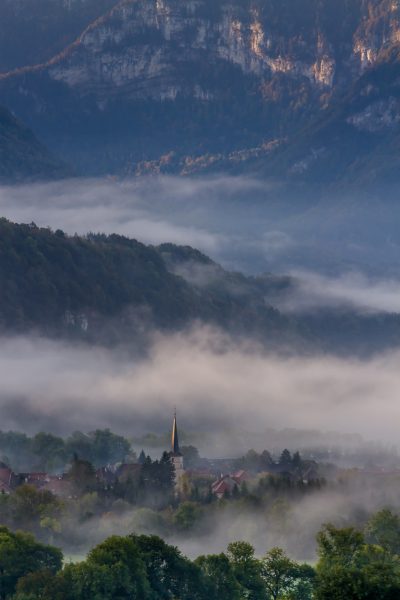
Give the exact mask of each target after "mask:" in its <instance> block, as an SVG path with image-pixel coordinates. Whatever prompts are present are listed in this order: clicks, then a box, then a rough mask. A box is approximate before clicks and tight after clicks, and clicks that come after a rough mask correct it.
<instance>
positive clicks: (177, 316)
mask: <svg viewBox="0 0 400 600" xmlns="http://www.w3.org/2000/svg"><path fill="white" fill-rule="evenodd" d="M295 285H296V282H295V281H294V280H293V279H292V278H290V277H280V276H274V275H268V274H267V275H263V276H259V277H246V276H244V275H242V274H240V273H232V272H229V271H225V270H224V269H223V268H222V267H221V266H220V265H218V264H216V263H215V262H213V261H212V260H211V259H210V258H208V257H207V256H205V255H203V254H202V253H200V252H199V251H198V250H195V249H193V248H190V247H186V246H185V247H182V246H175V245H174V244H162V245H161V246H159V247H151V246H146V245H144V244H141V243H139V242H137V241H135V240H131V239H128V238H125V237H122V236H119V235H110V236H106V235H89V236H86V237H79V236H76V235H75V236H73V237H69V236H67V235H66V234H64V233H63V232H62V231H61V230H57V231H55V232H52V231H51V230H50V229H47V228H46V229H43V228H38V227H37V226H36V225H35V224H34V223H31V224H30V225H18V224H14V223H11V222H9V221H7V220H6V219H1V220H0V289H1V294H0V331H1V332H2V333H3V334H4V333H6V334H15V333H19V334H21V333H30V332H37V333H40V334H41V335H46V336H49V337H57V338H64V339H71V338H73V339H78V340H82V341H87V342H90V343H97V344H98V343H100V344H106V345H110V344H116V343H128V344H131V345H133V346H135V347H136V348H138V349H139V351H141V352H143V351H144V348H145V347H146V346H145V342H146V340H147V338H148V334H149V333H151V332H153V331H163V332H170V333H171V332H172V333H173V332H177V331H181V330H183V329H185V328H187V327H191V326H192V325H193V324H206V325H211V326H214V327H217V328H219V329H221V330H222V331H224V332H226V333H228V334H230V335H233V336H238V337H239V338H245V339H247V340H249V339H250V340H253V341H256V342H257V344H261V345H262V346H264V347H265V348H267V349H272V348H273V349H278V348H280V349H283V350H285V352H287V351H291V350H295V349H297V350H298V349H300V348H301V349H302V350H305V349H307V350H309V351H316V350H329V351H334V352H337V353H340V354H346V353H347V352H350V351H351V352H357V353H359V354H365V353H371V352H374V351H376V350H377V349H382V348H388V347H398V346H399V345H400V316H399V315H396V314H394V315H391V314H379V313H378V314H364V313H358V312H357V311H355V310H351V309H345V308H343V307H342V308H341V309H331V310H324V311H319V310H318V309H316V308H314V309H313V310H312V311H311V312H309V313H304V314H297V315H293V314H291V315H290V314H287V315H285V314H283V313H282V312H280V311H279V310H277V309H276V308H274V305H276V304H280V303H281V301H282V299H285V298H288V297H291V296H293V294H294V293H295Z"/></svg>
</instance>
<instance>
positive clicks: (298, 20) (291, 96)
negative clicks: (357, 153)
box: [0, 0, 400, 172]
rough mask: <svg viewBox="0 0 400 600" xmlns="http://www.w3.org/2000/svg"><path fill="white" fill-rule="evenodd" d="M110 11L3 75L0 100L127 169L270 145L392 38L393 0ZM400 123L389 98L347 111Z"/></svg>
mask: <svg viewBox="0 0 400 600" xmlns="http://www.w3.org/2000/svg"><path fill="white" fill-rule="evenodd" d="M74 1H75V2H78V0H74ZM58 3H59V4H60V3H63V5H64V8H65V4H67V5H70V4H71V2H69V3H66V0H58ZM86 3H89V0H86ZM107 9H108V10H106V11H105V12H104V14H103V15H97V16H96V19H95V20H94V21H93V22H92V23H91V24H90V25H88V26H87V27H86V29H84V31H83V32H82V33H81V34H80V36H79V37H78V38H77V39H76V40H75V41H74V42H73V43H71V44H69V45H68V44H67V45H66V46H65V48H63V50H62V51H61V52H60V53H58V54H55V55H54V56H53V57H52V58H51V59H49V60H47V61H44V62H42V63H39V64H37V65H35V66H28V67H27V68H19V69H17V70H15V71H11V72H7V73H4V74H3V75H0V98H3V101H6V102H7V103H8V104H9V105H10V106H12V107H13V109H14V110H16V111H17V113H18V114H21V116H23V117H25V118H27V119H28V120H29V122H30V124H31V125H32V126H33V127H34V128H35V129H36V130H38V131H39V132H40V133H41V134H42V135H44V136H45V138H46V139H47V141H48V142H49V143H50V145H52V146H53V147H56V148H57V149H59V150H61V151H63V152H64V153H65V156H67V157H69V158H70V157H71V156H75V157H78V160H79V162H82V161H83V164H84V165H85V166H86V167H87V168H88V169H89V170H91V171H93V172H95V171H96V170H97V171H99V172H104V171H115V170H117V171H118V170H119V171H121V170H122V171H124V170H125V171H126V170H128V171H132V170H135V168H137V166H138V164H139V163H140V164H143V161H147V163H148V161H150V162H152V161H154V160H156V161H157V160H158V159H159V158H160V156H161V155H166V156H167V157H168V156H170V155H171V152H172V153H173V156H174V157H175V159H174V160H173V161H171V160H169V159H162V161H163V163H164V164H167V165H177V164H181V160H182V157H183V156H186V157H187V156H188V155H189V156H190V157H191V159H190V160H192V161H193V160H196V157H198V156H210V155H211V156H213V155H215V154H218V153H219V154H221V153H222V155H223V156H224V157H226V156H227V157H228V160H229V156H230V155H232V154H233V155H234V156H237V152H241V151H245V152H248V151H249V149H250V148H259V147H264V146H265V145H267V146H268V148H270V147H271V146H270V144H271V143H272V144H273V145H274V144H275V145H276V144H277V143H278V145H279V143H280V142H281V141H282V140H284V139H285V138H286V137H287V136H289V137H290V136H292V135H293V133H294V132H296V131H297V130H299V129H300V128H304V126H305V125H307V124H308V123H310V122H312V121H313V119H315V118H318V117H319V116H321V115H322V116H324V115H325V114H326V111H327V110H328V111H329V109H330V108H331V107H332V106H334V105H336V103H337V102H338V101H339V100H338V99H340V98H341V97H342V96H344V95H346V94H348V92H349V90H350V89H352V87H353V86H354V85H355V83H356V82H357V81H358V80H359V79H360V78H362V77H363V76H364V75H365V73H367V72H369V71H370V70H371V69H374V68H375V67H376V66H377V65H379V64H381V63H382V61H384V60H385V55H387V53H388V52H389V51H390V49H391V48H393V47H396V45H397V44H398V43H399V41H400V3H399V2H398V0H353V1H352V2H348V1H347V0H323V1H321V2H316V1H315V0H296V1H295V2H294V1H293V0H240V1H239V0H219V2H215V1H212V0H187V1H183V0H121V1H119V2H114V3H113V7H112V8H110V7H107ZM55 120H56V121H57V122H58V123H59V127H58V128H57V131H56V132H54V128H53V127H52V124H53V123H54V121H55ZM398 121H400V113H399V110H398V105H397V101H396V100H395V99H393V98H385V97H384V98H381V99H379V102H378V103H375V104H374V105H373V106H365V107H363V109H362V110H361V111H359V112H358V113H355V114H354V115H348V121H347V123H348V125H349V126H351V127H353V128H355V129H357V130H360V129H364V130H369V131H370V132H371V133H377V132H379V131H381V130H382V128H385V127H392V126H393V127H395V126H397V123H398ZM268 152H269V150H268ZM176 157H178V160H177V159H176ZM185 160H187V159H186V158H185ZM304 160H306V157H305V158H304ZM304 164H305V165H306V166H305V167H304V168H305V169H306V170H307V162H306V163H304ZM135 165H136V166H135ZM292 166H293V165H292ZM303 166H304V165H303ZM171 168H172V167H171ZM296 168H297V171H301V170H302V169H303V167H302V166H301V164H300V163H299V165H298V166H297V167H296ZM295 170H296V169H295ZM303 170H304V169H303Z"/></svg>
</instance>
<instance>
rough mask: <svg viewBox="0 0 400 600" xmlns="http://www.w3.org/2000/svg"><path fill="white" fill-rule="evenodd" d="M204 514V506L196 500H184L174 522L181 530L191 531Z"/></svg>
mask: <svg viewBox="0 0 400 600" xmlns="http://www.w3.org/2000/svg"><path fill="white" fill-rule="evenodd" d="M202 516H203V510H202V508H201V507H200V506H199V505H198V504H196V503H195V502H182V503H181V504H180V505H179V507H178V509H177V511H176V513H175V517H174V522H175V524H176V526H177V528H178V529H179V530H180V531H189V530H190V529H193V527H194V526H195V525H196V523H198V522H199V521H200V519H201V518H202Z"/></svg>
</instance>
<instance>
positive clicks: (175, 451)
mask: <svg viewBox="0 0 400 600" xmlns="http://www.w3.org/2000/svg"><path fill="white" fill-rule="evenodd" d="M171 447H172V454H173V455H175V456H182V455H181V451H180V448H179V439H178V425H177V423H176V410H175V412H174V421H173V424H172V437H171Z"/></svg>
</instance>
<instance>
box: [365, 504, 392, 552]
mask: <svg viewBox="0 0 400 600" xmlns="http://www.w3.org/2000/svg"><path fill="white" fill-rule="evenodd" d="M365 537H366V540H367V542H370V543H372V544H378V545H379V546H382V548H384V549H385V550H387V551H388V552H390V553H391V554H400V517H399V516H398V515H396V514H394V513H393V512H391V511H390V510H389V509H387V508H385V509H383V510H381V511H379V512H377V513H376V514H375V515H373V516H372V517H371V519H370V520H369V521H368V523H367V525H366V528H365Z"/></svg>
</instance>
